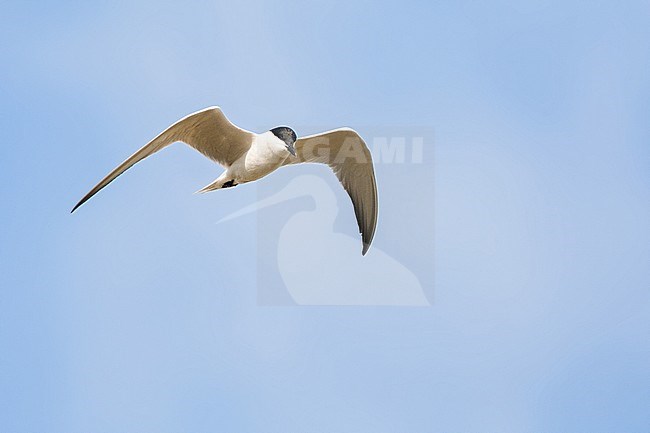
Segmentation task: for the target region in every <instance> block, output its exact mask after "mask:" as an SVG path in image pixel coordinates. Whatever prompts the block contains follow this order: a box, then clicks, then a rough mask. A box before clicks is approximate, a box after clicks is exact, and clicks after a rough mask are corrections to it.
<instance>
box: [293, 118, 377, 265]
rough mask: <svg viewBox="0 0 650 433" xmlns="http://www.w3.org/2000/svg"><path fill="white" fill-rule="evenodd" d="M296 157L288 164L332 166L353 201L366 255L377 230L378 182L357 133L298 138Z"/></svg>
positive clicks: (339, 131)
mask: <svg viewBox="0 0 650 433" xmlns="http://www.w3.org/2000/svg"><path fill="white" fill-rule="evenodd" d="M295 148H296V157H295V158H292V157H289V158H287V160H286V161H285V165H287V164H298V163H302V162H318V163H321V164H327V165H329V166H330V168H331V169H332V171H333V172H334V174H335V175H336V177H337V178H338V179H339V181H340V182H341V184H342V185H343V188H345V190H346V191H347V193H348V195H349V196H350V198H351V199H352V205H353V206H354V213H355V215H356V217H357V224H358V225H359V231H360V232H361V239H362V241H363V250H362V254H364V255H365V254H366V252H367V251H368V248H369V247H370V243H371V242H372V238H373V237H374V235H375V229H376V227H377V182H376V180H375V170H374V167H373V164H372V156H371V155H370V151H369V150H368V146H366V143H365V142H364V141H363V139H362V138H361V137H360V136H359V134H357V133H356V132H355V131H354V130H352V129H349V128H341V129H335V130H333V131H328V132H323V133H321V134H316V135H309V136H306V137H302V138H299V139H298V140H297V141H296V144H295Z"/></svg>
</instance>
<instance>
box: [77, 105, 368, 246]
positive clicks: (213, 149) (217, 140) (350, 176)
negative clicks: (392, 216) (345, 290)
mask: <svg viewBox="0 0 650 433" xmlns="http://www.w3.org/2000/svg"><path fill="white" fill-rule="evenodd" d="M177 141H181V142H183V143H186V144H188V145H189V146H191V147H192V148H194V149H196V150H198V151H199V152H201V153H202V154H203V155H205V156H207V157H208V158H210V159H212V160H213V161H215V162H217V163H219V164H221V165H222V166H223V167H224V168H225V171H224V172H223V173H222V174H221V176H219V177H218V178H217V179H216V180H215V181H214V182H212V183H210V184H209V185H207V186H205V187H204V188H202V189H201V190H199V191H198V192H209V191H215V190H218V189H222V188H229V187H233V186H237V185H239V184H242V183H247V182H252V181H255V180H258V179H261V178H263V177H264V176H266V175H268V174H270V173H272V172H273V171H275V170H276V169H278V168H280V167H282V166H284V165H289V164H297V163H302V162H317V163H322V164H327V165H329V167H330V168H331V169H332V171H333V172H334V174H335V175H336V177H337V178H338V179H339V181H340V182H341V184H342V185H343V188H345V190H346V191H347V193H348V195H349V196H350V198H351V199H352V205H353V206H354V213H355V215H356V218H357V224H358V225H359V231H360V233H361V240H362V242H363V249H362V254H363V255H365V254H366V252H367V251H368V248H369V247H370V244H371V242H372V239H373V237H374V235H375V229H376V227H377V183H376V181H375V171H374V168H373V163H372V156H371V155H370V151H369V150H368V146H366V143H365V142H364V141H363V139H362V138H361V137H360V136H359V134H357V133H356V132H355V131H354V130H352V129H350V128H340V129H335V130H332V131H327V132H323V133H320V134H316V135H310V136H306V137H302V138H299V139H297V137H296V133H295V132H294V131H293V129H291V128H289V127H286V126H280V127H277V128H273V129H271V130H270V131H267V132H264V133H262V134H256V133H254V132H250V131H246V130H244V129H241V128H239V127H237V126H235V125H233V124H232V123H231V122H230V121H229V120H228V119H227V118H226V116H225V115H224V114H223V112H222V111H221V109H220V108H219V107H208V108H205V109H203V110H200V111H197V112H196V113H193V114H190V115H189V116H186V117H184V118H182V119H181V120H179V121H178V122H176V123H174V124H173V125H171V126H170V127H169V128H167V129H165V130H164V131H163V132H162V133H160V134H159V135H158V136H157V137H156V138H154V139H153V140H151V141H150V142H149V143H147V144H146V145H144V146H143V147H142V148H141V149H140V150H138V151H137V152H135V153H134V154H133V155H131V157H129V158H128V159H127V160H126V161H124V162H123V163H122V164H120V165H119V166H118V167H117V168H115V169H114V170H113V171H111V172H110V173H109V174H108V175H107V176H106V177H105V178H104V179H102V180H101V181H100V182H99V183H98V184H97V185H95V187H94V188H93V189H91V190H90V192H89V193H88V194H86V195H85V196H84V197H83V198H82V199H81V200H80V201H79V203H77V204H76V205H75V207H74V208H73V209H72V212H74V211H75V210H76V209H77V208H78V207H79V206H81V205H82V204H84V203H85V202H86V201H87V200H88V199H90V198H91V197H92V196H93V195H95V194H97V192H99V191H100V190H101V189H102V188H104V187H105V186H106V185H108V184H109V183H111V182H112V181H114V180H115V179H116V178H117V177H118V176H119V175H121V174H122V173H124V172H125V171H126V170H128V169H129V168H130V167H132V166H133V165H134V164H136V163H137V162H139V161H141V160H143V159H144V158H146V157H147V156H149V155H152V154H154V153H156V152H158V151H159V150H161V149H163V148H165V147H167V146H169V145H170V144H172V143H175V142H177Z"/></svg>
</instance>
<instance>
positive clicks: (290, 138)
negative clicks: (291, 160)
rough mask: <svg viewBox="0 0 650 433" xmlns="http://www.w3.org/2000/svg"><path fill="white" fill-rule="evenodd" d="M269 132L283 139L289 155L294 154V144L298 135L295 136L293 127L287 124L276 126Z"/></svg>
mask: <svg viewBox="0 0 650 433" xmlns="http://www.w3.org/2000/svg"><path fill="white" fill-rule="evenodd" d="M271 132H272V133H273V135H275V136H276V137H278V138H279V139H280V140H282V141H284V144H285V146H286V148H287V150H288V151H289V153H290V154H291V155H293V156H296V148H295V146H294V145H295V143H296V140H297V139H298V137H296V133H295V131H294V130H293V129H291V128H289V127H288V126H278V127H277V128H273V129H271Z"/></svg>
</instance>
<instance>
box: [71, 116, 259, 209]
mask: <svg viewBox="0 0 650 433" xmlns="http://www.w3.org/2000/svg"><path fill="white" fill-rule="evenodd" d="M177 141H182V142H183V143H186V144H188V145H189V146H191V147H192V148H194V149H196V150H198V151H199V152H201V153H202V154H203V155H205V156H207V157H208V158H210V159H212V160H213V161H216V162H218V163H219V164H221V165H223V166H224V167H226V168H227V167H228V166H229V165H230V164H232V163H233V162H234V161H236V160H237V159H238V158H239V157H240V156H242V155H243V154H244V153H246V152H247V151H248V149H249V148H250V146H251V143H252V141H253V133H252V132H249V131H245V130H243V129H241V128H238V127H237V126H235V125H233V124H232V123H230V121H229V120H228V119H227V118H226V116H225V115H224V114H223V112H222V111H221V109H220V108H219V107H209V108H205V109H203V110H201V111H197V112H196V113H192V114H190V115H188V116H186V117H184V118H182V119H181V120H179V121H178V122H176V123H174V124H173V125H171V126H170V127H169V128H167V129H165V130H164V131H163V132H161V133H160V134H159V135H158V136H157V137H156V138H154V139H153V140H151V141H150V142H149V143H147V144H145V145H144V146H143V147H142V148H141V149H140V150H138V151H137V152H135V153H134V154H133V155H131V156H130V157H129V158H128V159H127V160H126V161H124V162H123V163H122V164H120V165H119V166H118V167H117V168H115V169H114V170H113V171H111V172H110V173H109V174H108V175H107V176H106V177H105V178H104V179H102V180H101V181H100V182H99V183H98V184H97V185H95V187H94V188H93V189H92V190H90V192H88V194H86V195H85V196H84V197H83V198H82V199H81V200H80V201H79V203H77V205H76V206H75V207H74V208H73V209H72V212H74V211H75V210H76V209H77V208H78V207H79V206H81V205H82V204H84V203H85V202H86V201H87V200H88V199H90V198H91V197H92V196H93V195H95V194H97V193H98V192H99V191H100V190H101V189H102V188H104V187H105V186H107V185H108V184H109V183H111V182H112V181H114V180H115V179H116V178H117V177H118V176H119V175H121V174H122V173H124V172H125V171H126V170H128V169H129V168H131V167H132V166H133V165H134V164H136V163H138V162H139V161H142V160H143V159H144V158H146V157H147V156H150V155H153V154H154V153H156V152H158V151H159V150H161V149H164V148H165V147H167V146H169V145H170V144H172V143H175V142H177Z"/></svg>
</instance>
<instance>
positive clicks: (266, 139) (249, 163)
mask: <svg viewBox="0 0 650 433" xmlns="http://www.w3.org/2000/svg"><path fill="white" fill-rule="evenodd" d="M290 156H291V154H290V153H289V151H288V150H287V148H286V145H285V143H284V141H282V140H280V139H279V138H278V137H276V136H275V135H273V133H271V132H270V131H267V132H265V133H263V134H254V137H253V140H252V142H251V147H250V148H249V149H248V151H247V152H246V153H245V154H244V155H242V156H241V157H239V158H238V159H237V160H235V161H234V162H233V163H232V164H231V165H229V166H227V167H226V171H224V172H223V173H222V174H221V176H219V177H218V178H217V179H216V180H215V181H214V182H212V183H211V184H210V185H208V186H206V187H204V188H202V189H201V190H200V192H208V191H214V190H217V189H221V188H223V185H224V183H226V182H229V181H231V180H232V181H234V185H239V184H242V183H247V182H253V181H255V180H258V179H261V178H263V177H264V176H266V175H268V174H271V173H272V172H274V171H275V170H277V169H278V168H280V167H281V166H282V165H284V163H285V161H286V160H287V158H289V157H290Z"/></svg>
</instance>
